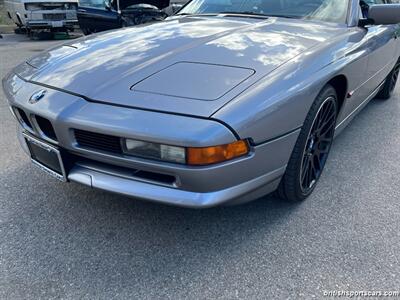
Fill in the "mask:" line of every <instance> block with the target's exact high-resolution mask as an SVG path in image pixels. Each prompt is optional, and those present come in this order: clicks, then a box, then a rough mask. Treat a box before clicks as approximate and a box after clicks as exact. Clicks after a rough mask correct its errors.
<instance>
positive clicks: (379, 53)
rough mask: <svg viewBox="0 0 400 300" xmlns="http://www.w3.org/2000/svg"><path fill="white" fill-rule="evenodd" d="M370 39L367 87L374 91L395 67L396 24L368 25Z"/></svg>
mask: <svg viewBox="0 0 400 300" xmlns="http://www.w3.org/2000/svg"><path fill="white" fill-rule="evenodd" d="M389 2H390V1H387V0H385V1H384V0H369V1H368V5H374V4H387V3H389ZM366 30H367V34H366V36H365V38H366V39H367V41H368V48H369V49H368V51H369V52H370V53H369V57H368V67H367V74H368V81H367V82H366V86H365V88H366V89H367V90H368V92H370V93H372V92H373V91H374V90H375V89H376V87H378V86H379V85H380V84H381V83H382V82H383V81H384V80H385V78H386V76H387V75H388V73H389V72H390V71H391V69H392V68H393V66H394V64H395V62H396V61H397V58H395V54H396V38H397V37H396V30H397V26H396V25H379V26H375V25H371V26H367V27H366Z"/></svg>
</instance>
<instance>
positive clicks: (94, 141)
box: [74, 129, 122, 154]
mask: <svg viewBox="0 0 400 300" xmlns="http://www.w3.org/2000/svg"><path fill="white" fill-rule="evenodd" d="M74 132H75V140H76V142H77V143H78V145H79V146H80V147H84V148H91V149H95V150H100V151H105V152H112V153H117V154H122V147H121V139H120V138H119V137H116V136H112V135H107V134H101V133H95V132H90V131H85V130H80V129H75V130H74Z"/></svg>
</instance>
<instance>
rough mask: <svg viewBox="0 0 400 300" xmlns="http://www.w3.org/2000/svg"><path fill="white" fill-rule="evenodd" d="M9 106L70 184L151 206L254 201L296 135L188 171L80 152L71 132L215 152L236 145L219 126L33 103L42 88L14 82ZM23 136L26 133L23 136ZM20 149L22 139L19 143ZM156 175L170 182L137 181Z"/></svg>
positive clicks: (59, 101)
mask: <svg viewBox="0 0 400 300" xmlns="http://www.w3.org/2000/svg"><path fill="white" fill-rule="evenodd" d="M3 84H4V88H5V92H6V95H7V98H8V99H9V104H10V106H12V107H14V108H19V109H22V110H23V111H24V112H25V113H26V115H27V116H28V118H30V119H31V120H32V124H33V127H34V128H33V129H32V128H31V129H29V128H22V127H21V128H20V133H22V131H23V130H29V131H30V133H31V134H32V135H34V136H36V137H39V138H41V139H42V140H46V141H47V142H49V143H51V144H53V145H56V146H57V147H59V148H60V149H62V150H63V151H64V153H65V155H66V157H67V159H66V160H67V162H66V163H67V164H68V170H67V177H68V180H70V181H75V182H79V183H81V184H84V185H87V186H90V187H93V188H99V189H102V190H106V191H110V192H115V193H119V194H122V195H126V196H132V197H138V198H142V199H146V200H151V201H156V202H161V203H166V204H172V205H179V206H186V207H193V208H204V207H211V206H215V205H219V204H237V203H242V202H246V201H249V200H253V199H255V198H258V197H260V196H262V195H264V194H267V193H270V192H272V191H273V190H275V189H276V188H277V186H278V184H279V181H280V178H281V177H282V175H283V174H284V172H285V168H286V164H287V161H288V160H289V157H290V154H291V151H292V149H293V146H294V143H295V141H296V139H297V136H298V133H299V132H298V131H297V132H293V133H290V134H288V135H286V136H284V137H281V138H279V139H276V140H274V141H271V142H268V143H265V144H262V145H259V146H256V147H253V149H252V151H251V154H250V155H248V156H245V157H241V158H238V159H235V160H232V161H228V162H225V163H220V164H216V165H211V166H204V167H190V166H186V165H178V164H172V163H164V162H157V161H151V160H146V159H141V158H137V157H128V156H124V155H115V154H111V153H107V152H103V151H97V150H94V149H89V148H85V147H81V146H79V145H78V144H77V142H76V139H75V137H74V131H73V129H81V130H87V131H92V132H98V133H103V134H108V135H112V136H120V137H126V138H133V139H139V140H148V141H151V142H157V143H164V144H170V145H177V146H194V147H196V146H197V147H202V146H211V145H218V144H225V143H230V142H233V141H235V140H236V138H235V136H234V135H233V134H232V132H231V131H230V130H229V129H228V128H226V127H225V126H224V125H222V124H221V123H219V122H216V121H213V120H208V119H198V118H191V117H185V116H177V115H172V114H164V113H158V112H150V111H142V110H137V109H129V108H123V107H116V106H111V105H104V104H99V103H93V102H88V101H86V100H84V99H82V98H79V97H77V96H75V95H70V94H67V93H63V92H59V91H56V90H52V89H48V88H47V89H46V90H47V93H46V96H45V97H44V98H43V99H42V100H40V101H39V102H37V103H34V104H30V103H29V101H28V99H29V98H30V96H31V95H32V94H33V93H35V92H37V90H38V89H39V90H40V89H42V87H40V86H37V85H34V84H31V83H28V82H25V81H23V80H22V79H20V78H19V77H17V76H10V77H9V78H8V79H6V80H5V81H4V83H3ZM36 116H40V117H42V118H46V119H47V120H49V121H50V123H51V124H52V125H53V127H54V131H55V134H56V136H57V141H53V140H51V139H49V138H48V137H46V136H43V133H42V132H41V131H40V130H39V129H38V128H36V127H37V125H36V124H37V123H36V122H35V121H34V120H35V118H36ZM20 135H21V134H20ZM20 141H21V144H22V146H23V147H25V148H26V145H24V143H25V142H24V140H23V139H22V138H21V139H20ZM140 174H159V175H162V176H167V177H168V178H173V180H170V181H161V180H158V177H157V176H156V177H154V176H153V177H151V176H150V177H148V176H147V177H146V176H139V175H140Z"/></svg>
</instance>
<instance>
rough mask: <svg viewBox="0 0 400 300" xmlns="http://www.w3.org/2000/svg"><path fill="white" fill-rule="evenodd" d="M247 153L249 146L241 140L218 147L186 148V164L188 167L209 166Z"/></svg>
mask: <svg viewBox="0 0 400 300" xmlns="http://www.w3.org/2000/svg"><path fill="white" fill-rule="evenodd" d="M247 153H249V146H248V144H247V142H246V141H243V140H241V141H237V142H234V143H231V144H226V145H220V146H213V147H205V148H187V163H188V164H189V165H209V164H215V163H219V162H223V161H227V160H230V159H233V158H235V157H239V156H243V155H245V154H247Z"/></svg>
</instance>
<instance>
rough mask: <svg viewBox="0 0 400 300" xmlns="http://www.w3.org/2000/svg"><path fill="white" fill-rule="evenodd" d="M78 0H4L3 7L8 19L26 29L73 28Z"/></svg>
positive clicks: (57, 29)
mask: <svg viewBox="0 0 400 300" xmlns="http://www.w3.org/2000/svg"><path fill="white" fill-rule="evenodd" d="M77 7H78V0H5V1H4V8H5V10H6V13H7V15H8V17H9V18H10V19H12V20H13V22H14V23H15V24H16V25H17V26H18V27H19V28H24V29H27V31H32V30H37V29H49V30H52V31H66V30H73V29H74V26H77V25H78V19H77V15H76V10H77Z"/></svg>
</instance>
